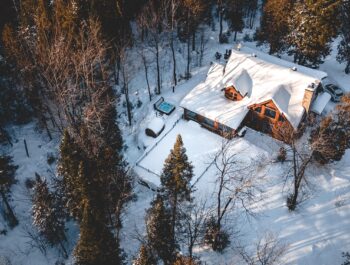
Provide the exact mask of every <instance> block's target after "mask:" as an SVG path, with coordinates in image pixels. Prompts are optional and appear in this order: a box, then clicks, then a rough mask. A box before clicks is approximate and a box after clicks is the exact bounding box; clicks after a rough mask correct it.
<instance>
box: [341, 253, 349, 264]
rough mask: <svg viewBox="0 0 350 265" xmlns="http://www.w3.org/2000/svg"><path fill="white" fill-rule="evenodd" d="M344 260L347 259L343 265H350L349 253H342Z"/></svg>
mask: <svg viewBox="0 0 350 265" xmlns="http://www.w3.org/2000/svg"><path fill="white" fill-rule="evenodd" d="M342 256H343V258H344V259H345V260H344V262H343V263H342V265H350V253H349V252H343V253H342Z"/></svg>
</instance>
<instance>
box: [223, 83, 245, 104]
mask: <svg viewBox="0 0 350 265" xmlns="http://www.w3.org/2000/svg"><path fill="white" fill-rule="evenodd" d="M225 97H226V98H227V99H230V100H232V101H238V100H241V99H243V97H242V96H241V94H240V93H239V92H238V91H237V90H236V89H235V88H234V87H233V86H230V87H227V88H225Z"/></svg>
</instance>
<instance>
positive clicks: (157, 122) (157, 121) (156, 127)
mask: <svg viewBox="0 0 350 265" xmlns="http://www.w3.org/2000/svg"><path fill="white" fill-rule="evenodd" d="M164 125H165V123H164V121H163V119H161V118H154V119H153V120H152V121H151V122H150V123H149V124H148V126H147V128H148V129H150V130H152V131H153V132H155V133H156V134H158V133H159V132H160V131H161V130H162V129H163V127H164Z"/></svg>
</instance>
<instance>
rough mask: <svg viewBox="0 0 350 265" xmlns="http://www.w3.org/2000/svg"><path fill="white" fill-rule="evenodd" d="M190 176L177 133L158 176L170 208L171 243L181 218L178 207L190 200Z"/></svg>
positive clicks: (188, 163) (191, 171)
mask: <svg viewBox="0 0 350 265" xmlns="http://www.w3.org/2000/svg"><path fill="white" fill-rule="evenodd" d="M192 177H193V167H192V165H191V163H190V162H189V161H188V157H187V155H186V148H185V147H184V145H183V142H182V138H181V135H178V136H177V138H176V142H175V145H174V148H173V149H172V150H171V151H170V154H169V156H168V158H167V159H166V160H165V163H164V167H163V172H162V175H161V177H160V181H161V187H162V190H163V194H164V198H166V200H167V203H168V204H169V206H170V208H171V230H170V240H171V241H173V245H175V243H176V237H175V229H176V224H177V223H179V222H180V219H181V216H180V214H179V212H180V208H181V206H182V204H183V203H185V202H190V201H191V179H192Z"/></svg>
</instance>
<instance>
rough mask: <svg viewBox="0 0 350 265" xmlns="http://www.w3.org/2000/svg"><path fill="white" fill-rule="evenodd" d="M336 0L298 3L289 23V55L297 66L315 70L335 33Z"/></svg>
mask: <svg viewBox="0 0 350 265" xmlns="http://www.w3.org/2000/svg"><path fill="white" fill-rule="evenodd" d="M338 19H339V0H312V1H299V2H297V3H296V4H295V7H294V10H293V12H292V13H291V16H290V20H289V28H290V29H291V32H290V34H289V35H288V37H287V41H288V45H289V46H290V50H289V54H291V55H293V56H294V61H295V62H297V63H298V64H301V65H306V66H310V67H318V66H319V64H320V63H322V62H323V59H324V58H325V57H326V56H327V55H329V54H330V51H331V47H330V42H331V40H332V38H333V37H335V36H336V35H337V33H338V29H337V26H338V23H339V21H338Z"/></svg>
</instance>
